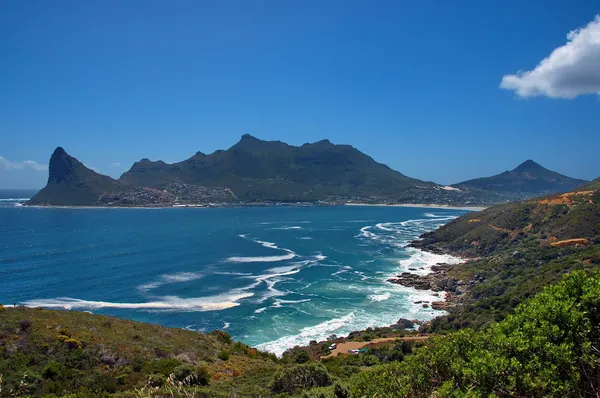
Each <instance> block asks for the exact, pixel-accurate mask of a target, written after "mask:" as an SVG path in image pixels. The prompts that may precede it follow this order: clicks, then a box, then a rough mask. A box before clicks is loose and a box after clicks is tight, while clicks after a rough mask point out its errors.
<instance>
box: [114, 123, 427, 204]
mask: <svg viewBox="0 0 600 398" xmlns="http://www.w3.org/2000/svg"><path fill="white" fill-rule="evenodd" d="M120 181H122V182H125V183H127V184H130V185H136V186H148V187H155V186H158V185H160V184H163V183H165V182H166V181H180V182H184V183H189V184H196V185H203V186H217V187H227V188H230V189H231V190H232V191H233V192H234V193H235V195H236V196H237V197H238V198H240V199H241V200H246V201H314V200H327V199H328V198H331V197H336V196H341V197H345V198H352V197H361V198H379V199H384V198H393V197H397V196H400V195H401V194H402V193H403V192H404V191H406V190H407V189H411V188H412V189H432V188H433V187H434V186H436V184H433V183H430V182H424V181H420V180H417V179H414V178H409V177H407V176H405V175H403V174H401V173H399V172H397V171H395V170H392V169H390V168H389V167H388V166H386V165H384V164H381V163H377V162H376V161H374V160H373V159H372V158H371V157H369V156H367V155H365V154H364V153H362V152H360V151H359V150H357V149H355V148H353V147H351V146H349V145H334V144H332V143H331V142H329V141H328V140H322V141H319V142H315V143H312V144H304V145H302V146H300V147H296V146H291V145H288V144H285V143H283V142H280V141H262V140H259V139H257V138H255V137H252V136H251V135H248V134H246V135H244V136H242V138H241V140H240V141H239V142H238V143H237V144H235V145H234V146H232V147H231V148H229V149H228V150H225V151H222V150H219V151H216V152H214V153H212V154H210V155H206V154H203V153H201V152H198V153H196V154H195V155H194V156H192V157H191V158H189V159H187V160H184V161H182V162H179V163H174V164H167V163H164V162H162V161H156V162H152V161H150V160H148V159H142V160H141V161H139V162H136V163H135V164H134V165H133V167H132V168H131V170H129V171H128V172H126V173H125V174H123V176H122V177H121V178H120Z"/></svg>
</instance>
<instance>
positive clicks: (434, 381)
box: [350, 271, 600, 398]
mask: <svg viewBox="0 0 600 398" xmlns="http://www.w3.org/2000/svg"><path fill="white" fill-rule="evenodd" d="M599 348H600V276H599V275H598V274H597V273H596V274H594V275H593V276H592V277H588V276H586V274H585V273H584V272H581V271H578V272H575V273H573V274H571V275H569V276H568V277H566V278H565V279H564V281H562V282H561V283H560V284H559V285H557V286H552V287H549V288H547V289H545V290H544V292H543V293H540V294H538V295H537V296H536V297H535V298H533V299H530V300H529V301H527V302H525V303H524V304H523V305H521V306H519V307H518V308H517V309H516V311H515V313H514V315H510V316H508V317H507V318H506V319H504V320H503V321H501V322H499V323H497V324H493V325H490V326H488V327H486V328H484V329H482V330H480V331H478V332H474V331H473V330H471V329H464V330H461V331H459V332H455V333H453V334H450V335H448V336H443V337H438V338H435V339H433V340H432V341H431V342H430V344H428V345H427V346H426V347H424V348H421V349H420V350H418V351H417V353H416V354H415V355H413V356H411V357H409V358H407V359H406V360H405V361H404V362H400V363H394V364H388V365H382V366H377V367H373V368H371V369H368V370H366V371H364V372H362V373H360V374H359V375H357V376H355V377H354V378H353V380H352V384H351V390H350V391H351V394H352V396H353V397H361V398H367V397H414V398H419V397H423V398H426V397H439V398H443V397H492V396H511V397H596V396H597V394H598V392H599V384H598V371H600V351H599Z"/></svg>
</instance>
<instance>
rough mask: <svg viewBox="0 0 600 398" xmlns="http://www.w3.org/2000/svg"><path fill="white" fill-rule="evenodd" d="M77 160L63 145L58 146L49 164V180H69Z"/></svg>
mask: <svg viewBox="0 0 600 398" xmlns="http://www.w3.org/2000/svg"><path fill="white" fill-rule="evenodd" d="M76 162H77V159H75V158H73V157H71V156H69V154H68V153H67V152H66V151H65V150H64V149H63V148H62V147H60V146H59V147H58V148H56V149H55V150H54V153H52V156H51V157H50V164H49V165H48V182H50V181H56V182H60V181H64V180H67V179H68V178H69V177H70V175H71V174H72V173H73V170H74V167H75V163H76Z"/></svg>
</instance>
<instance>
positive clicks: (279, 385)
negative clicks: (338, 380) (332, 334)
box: [271, 363, 331, 393]
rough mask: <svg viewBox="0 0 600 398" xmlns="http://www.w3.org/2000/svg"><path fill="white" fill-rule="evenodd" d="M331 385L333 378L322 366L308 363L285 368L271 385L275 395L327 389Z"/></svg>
mask: <svg viewBox="0 0 600 398" xmlns="http://www.w3.org/2000/svg"><path fill="white" fill-rule="evenodd" d="M330 384H331V376H329V373H328V372H327V369H326V368H325V366H323V365H322V364H316V363H306V364H301V365H296V366H293V367H288V368H283V369H281V370H280V371H279V372H278V373H277V374H276V375H275V378H274V380H273V383H272V385H271V389H272V390H273V392H275V393H284V392H288V393H293V392H295V391H296V390H299V389H309V388H313V387H325V386H328V385H330Z"/></svg>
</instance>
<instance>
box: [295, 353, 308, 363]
mask: <svg viewBox="0 0 600 398" xmlns="http://www.w3.org/2000/svg"><path fill="white" fill-rule="evenodd" d="M308 361H310V355H308V352H306V351H305V350H299V351H298V353H297V354H296V356H295V357H294V362H296V363H306V362H308Z"/></svg>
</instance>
